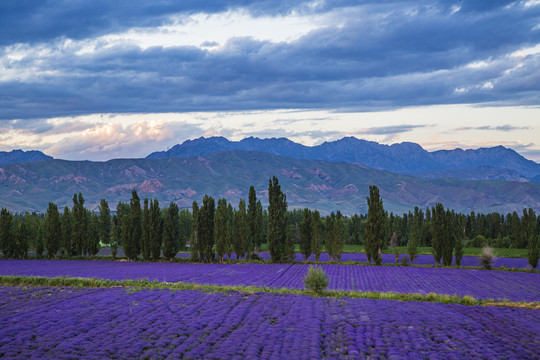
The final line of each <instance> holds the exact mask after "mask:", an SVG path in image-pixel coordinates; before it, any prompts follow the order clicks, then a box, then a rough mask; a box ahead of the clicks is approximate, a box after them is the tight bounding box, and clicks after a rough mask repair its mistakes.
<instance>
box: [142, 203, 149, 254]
mask: <svg viewBox="0 0 540 360" xmlns="http://www.w3.org/2000/svg"><path fill="white" fill-rule="evenodd" d="M150 221H151V220H150V208H149V200H148V198H145V199H144V201H143V210H142V232H141V253H142V257H143V260H144V261H148V260H150V255H151V254H150V232H151V224H150Z"/></svg>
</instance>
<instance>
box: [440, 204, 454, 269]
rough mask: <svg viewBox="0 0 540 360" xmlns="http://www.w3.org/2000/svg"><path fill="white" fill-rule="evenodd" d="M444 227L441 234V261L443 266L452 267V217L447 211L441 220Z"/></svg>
mask: <svg viewBox="0 0 540 360" xmlns="http://www.w3.org/2000/svg"><path fill="white" fill-rule="evenodd" d="M443 222H444V227H443V232H442V246H441V247H442V261H443V265H444V266H451V265H452V251H453V249H454V234H455V232H454V229H455V226H454V217H453V215H452V212H451V211H450V210H449V209H447V210H446V213H445V214H444V218H443Z"/></svg>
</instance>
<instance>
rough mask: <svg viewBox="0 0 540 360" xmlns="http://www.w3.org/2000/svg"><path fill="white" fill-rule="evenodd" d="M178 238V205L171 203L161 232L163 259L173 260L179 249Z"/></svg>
mask: <svg viewBox="0 0 540 360" xmlns="http://www.w3.org/2000/svg"><path fill="white" fill-rule="evenodd" d="M179 238H180V217H179V214H178V205H176V203H174V202H171V204H170V205H169V208H168V209H167V215H166V218H165V226H164V231H163V256H164V257H165V259H168V260H173V259H174V257H175V256H176V254H177V253H178V251H179V249H180V242H179V240H178V239H179ZM184 241H185V240H184ZM184 244H185V243H184ZM184 246H185V245H184ZM182 249H183V247H182Z"/></svg>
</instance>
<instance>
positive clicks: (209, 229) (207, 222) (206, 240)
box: [198, 195, 216, 262]
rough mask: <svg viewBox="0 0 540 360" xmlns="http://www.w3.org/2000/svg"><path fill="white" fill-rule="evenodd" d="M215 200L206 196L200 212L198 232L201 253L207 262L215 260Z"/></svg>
mask: <svg viewBox="0 0 540 360" xmlns="http://www.w3.org/2000/svg"><path fill="white" fill-rule="evenodd" d="M215 208H216V206H215V201H214V198H212V197H211V196H208V195H204V198H203V205H202V206H201V209H200V210H199V219H198V230H199V236H198V241H199V253H200V257H201V259H204V261H205V262H212V260H213V259H214V250H213V246H214V213H215Z"/></svg>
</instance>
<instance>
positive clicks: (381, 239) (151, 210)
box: [0, 177, 540, 267]
mask: <svg viewBox="0 0 540 360" xmlns="http://www.w3.org/2000/svg"><path fill="white" fill-rule="evenodd" d="M268 197H269V205H268V208H267V210H265V209H263V207H262V204H261V202H260V201H259V200H257V195H256V192H255V188H254V187H253V186H251V187H250V189H249V195H248V202H247V204H246V202H245V200H244V199H241V200H240V202H239V204H238V206H237V207H233V205H232V204H230V203H229V202H227V200H226V199H218V201H217V206H216V202H215V199H213V198H212V197H211V196H208V195H205V197H204V198H203V200H202V204H201V205H200V207H199V204H198V203H197V202H196V201H194V202H193V204H192V208H191V211H190V210H188V209H181V210H180V209H179V208H178V206H177V205H176V204H175V203H174V202H172V203H170V204H169V206H168V207H164V208H161V207H160V204H159V202H158V200H157V199H154V200H151V199H147V198H145V199H144V200H143V201H142V205H141V199H140V198H139V196H138V194H137V191H136V190H132V193H131V199H130V201H129V203H123V202H119V203H118V204H117V207H116V213H115V214H112V213H111V210H110V209H109V205H108V202H107V201H106V200H105V199H101V201H100V204H99V207H98V211H97V212H92V211H90V210H88V209H86V208H85V207H84V203H85V200H84V198H83V196H82V194H81V193H79V194H75V195H74V196H73V206H72V207H71V208H69V207H68V206H66V207H65V208H64V209H63V213H61V212H60V211H59V209H58V207H57V205H56V204H54V203H49V207H48V209H47V211H46V213H45V214H44V215H42V214H36V213H33V214H29V213H26V214H15V215H14V214H12V213H10V212H9V211H8V210H7V209H5V208H3V209H2V210H1V213H0V247H1V249H2V252H3V253H4V256H6V257H19V258H23V257H26V256H27V255H26V254H27V252H28V250H29V249H30V248H32V249H35V250H36V254H37V256H38V257H41V256H43V253H44V252H45V251H46V252H47V254H48V256H49V257H50V258H54V257H57V256H58V257H62V258H68V257H74V256H87V255H96V254H97V252H98V251H99V248H100V247H101V246H107V247H110V249H111V251H112V255H113V257H116V255H117V249H118V247H122V248H123V249H124V253H125V256H126V257H127V258H129V259H137V258H139V256H141V257H142V258H143V259H144V260H158V259H160V258H162V257H163V258H165V259H169V260H170V259H172V258H174V257H175V256H176V254H177V253H178V252H179V251H181V250H185V249H186V245H187V244H189V248H190V252H191V259H192V260H193V261H206V262H210V261H220V262H223V261H224V258H225V256H227V258H228V259H231V257H232V254H233V253H234V254H235V255H236V258H237V259H247V258H250V257H251V258H257V256H256V254H255V253H256V251H258V250H259V249H260V247H261V244H263V243H267V244H268V250H269V253H270V258H271V260H272V261H273V262H286V261H292V260H294V259H295V256H296V255H295V246H296V245H298V247H299V250H300V253H301V255H302V257H303V258H304V259H305V260H307V259H308V258H309V257H310V256H311V255H313V256H314V258H315V260H316V261H318V260H319V257H320V254H321V253H322V252H323V249H324V250H325V252H327V253H328V255H329V257H330V260H331V261H338V262H339V261H340V260H341V254H342V252H343V246H344V244H358V245H360V244H362V245H364V248H365V252H366V255H367V257H368V260H369V261H370V262H371V261H373V262H375V263H376V264H380V263H381V262H382V259H381V252H382V250H385V249H386V248H387V247H388V246H389V245H391V246H399V245H402V246H407V249H408V253H409V259H410V260H411V261H413V262H414V260H415V259H416V257H417V249H418V247H420V246H424V247H426V246H427V247H431V248H432V252H433V254H434V258H435V261H436V262H437V263H442V264H443V265H450V264H451V263H452V254H453V253H454V254H455V262H456V264H457V265H459V264H460V261H461V257H462V255H463V247H465V246H475V247H482V246H484V245H493V246H496V247H516V248H525V247H527V248H528V249H529V253H530V254H533V260H534V254H535V251H536V252H537V250H535V249H537V248H538V232H539V231H538V230H539V228H540V217H537V216H536V214H535V213H534V211H533V210H532V209H524V211H523V216H522V217H520V216H518V215H517V213H516V212H514V213H512V214H508V215H507V216H503V215H500V214H498V213H490V214H487V215H484V214H475V213H474V212H471V213H470V214H467V215H465V214H460V213H455V212H454V211H453V210H449V209H445V208H444V206H443V205H442V204H440V203H437V204H436V205H435V206H433V207H431V208H430V207H428V208H427V209H426V211H425V212H424V211H422V210H421V209H419V208H418V207H416V208H415V209H414V211H410V212H408V213H404V214H403V216H396V215H394V214H393V213H390V215H388V213H387V212H386V211H385V210H384V207H383V202H382V199H381V198H380V194H379V189H378V188H377V187H376V186H370V192H369V196H368V198H367V203H368V214H367V216H366V215H357V214H355V215H353V216H351V217H345V216H343V215H342V214H341V212H340V211H337V212H336V213H333V212H332V213H331V214H330V215H328V216H326V217H323V216H321V214H320V213H319V211H317V210H310V209H307V208H306V209H294V210H292V211H289V210H288V208H287V207H288V206H287V199H286V195H285V194H284V193H283V191H282V190H281V186H280V185H279V181H278V179H277V178H276V177H273V178H272V179H269V184H268ZM532 262H533V263H534V261H532ZM535 266H536V265H535ZM535 266H534V267H535Z"/></svg>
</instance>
